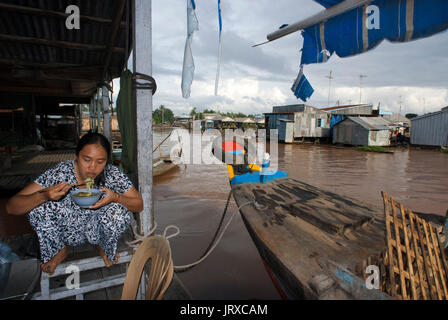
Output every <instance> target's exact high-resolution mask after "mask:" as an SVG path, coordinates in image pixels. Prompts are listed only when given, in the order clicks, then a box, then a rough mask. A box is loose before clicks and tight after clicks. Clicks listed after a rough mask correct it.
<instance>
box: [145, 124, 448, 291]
mask: <svg viewBox="0 0 448 320" xmlns="http://www.w3.org/2000/svg"><path fill="white" fill-rule="evenodd" d="M170 130H171V129H168V128H167V129H158V128H157V129H155V131H154V145H158V143H160V141H162V140H163V139H164V138H165V137H166V136H167V135H168V134H169V133H170ZM170 148H171V145H170V143H169V142H168V141H167V142H165V143H164V144H163V145H162V147H161V152H162V154H163V155H169V153H170ZM392 150H393V151H394V153H393V154H387V153H374V152H365V151H358V150H356V149H354V148H350V147H337V146H333V145H298V144H287V145H286V144H279V145H278V159H279V161H278V168H279V169H280V170H284V171H286V172H288V173H289V176H290V177H292V178H296V179H299V180H301V181H303V182H305V183H308V184H311V185H314V186H316V187H318V188H321V189H324V190H327V191H331V192H334V193H338V194H341V195H345V196H349V197H351V198H355V199H358V200H360V201H362V202H364V203H366V204H368V205H369V206H371V207H376V208H377V209H378V210H380V211H382V210H383V207H382V197H381V191H385V192H387V193H388V194H389V195H391V196H392V197H394V198H395V199H396V200H397V201H399V202H401V203H403V204H404V205H405V206H406V207H408V208H410V209H411V210H413V211H416V212H424V213H432V214H438V215H445V212H446V211H447V209H448V154H444V153H441V152H440V151H439V150H430V149H418V148H410V149H407V148H406V149H405V148H394V149H392ZM158 154H159V151H156V153H155V156H157V155H158ZM229 192H230V186H229V182H228V174H227V169H226V167H225V166H224V165H187V166H185V165H182V166H180V167H179V168H177V169H174V170H173V171H171V172H169V173H167V174H166V175H164V176H163V177H160V178H155V179H154V188H153V199H154V216H155V220H156V223H157V225H158V228H157V230H156V233H157V234H162V233H163V231H164V229H165V228H166V227H167V226H169V225H176V226H177V227H179V228H180V234H179V235H177V236H175V237H173V238H171V239H170V244H171V247H172V255H173V260H174V264H175V265H176V266H179V265H187V264H190V263H193V262H195V261H196V260H198V259H199V258H200V257H201V256H202V254H203V253H204V251H205V250H206V249H207V247H208V246H209V244H210V241H211V240H212V239H213V236H214V234H215V231H216V229H217V227H218V225H219V222H220V220H221V217H222V213H223V211H224V208H225V205H226V200H227V197H228V194H229ZM233 213H235V214H234V215H233V219H232V221H231V223H230V225H229V227H228V229H227V230H226V232H225V234H224V236H223V237H222V239H221V241H220V242H219V244H218V245H217V246H216V248H215V249H214V251H213V252H212V253H211V254H210V255H209V256H208V257H207V258H206V259H205V260H204V261H203V262H201V263H200V264H198V265H197V266H195V267H193V268H192V269H190V270H188V271H185V272H181V273H178V276H179V278H180V279H181V280H182V281H183V283H184V285H185V287H186V288H187V289H188V290H189V291H190V293H191V295H192V296H193V298H194V299H280V296H279V294H278V293H277V291H276V289H275V287H274V285H273V284H272V282H271V280H270V278H269V275H268V273H267V271H266V269H265V268H264V266H263V262H262V260H261V258H260V256H259V254H258V252H257V250H256V248H255V246H254V244H253V242H252V240H251V238H250V236H249V234H248V232H247V230H246V228H245V226H244V223H243V221H242V219H241V217H240V215H239V212H238V209H237V206H236V204H235V201H234V200H233V198H232V199H231V201H230V204H229V208H228V211H227V215H226V219H225V221H224V224H226V223H227V221H228V219H229V218H230V216H232V214H233ZM173 232H174V231H173V230H170V231H169V232H168V234H171V233H173Z"/></svg>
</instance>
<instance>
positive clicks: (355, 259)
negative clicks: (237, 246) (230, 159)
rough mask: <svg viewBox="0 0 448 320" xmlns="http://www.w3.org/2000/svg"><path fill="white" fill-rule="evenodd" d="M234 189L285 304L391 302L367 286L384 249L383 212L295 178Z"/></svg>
mask: <svg viewBox="0 0 448 320" xmlns="http://www.w3.org/2000/svg"><path fill="white" fill-rule="evenodd" d="M231 187H232V191H233V195H234V198H235V200H236V203H237V204H238V207H239V208H240V213H241V216H242V218H243V221H244V223H245V225H246V227H247V229H248V231H249V233H250V236H251V237H252V239H253V241H254V243H255V245H256V247H257V249H258V251H259V253H260V255H261V257H262V259H263V261H264V263H265V266H266V268H267V270H268V273H269V275H270V276H271V278H272V280H273V282H274V284H275V285H276V287H277V289H278V290H279V292H280V294H281V295H282V297H283V298H288V299H390V298H391V297H390V296H388V295H386V294H385V293H383V292H381V291H380V290H369V289H367V288H366V282H365V280H363V278H365V277H363V273H364V275H365V270H366V267H365V266H366V264H367V261H371V260H370V258H371V257H375V256H378V254H380V253H381V252H384V250H385V247H386V243H385V223H384V216H383V213H382V212H376V211H374V210H372V209H370V208H369V207H368V206H367V205H365V204H362V203H360V202H358V201H356V200H354V199H349V198H346V197H341V196H339V195H337V194H334V193H331V192H328V191H324V190H320V189H318V188H316V187H313V186H311V185H308V184H305V183H303V182H300V181H298V180H295V179H291V178H283V179H278V180H274V181H271V182H268V183H265V184H261V183H243V184H232V185H231ZM367 265H368V264H367Z"/></svg>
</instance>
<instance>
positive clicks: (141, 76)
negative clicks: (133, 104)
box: [132, 72, 157, 95]
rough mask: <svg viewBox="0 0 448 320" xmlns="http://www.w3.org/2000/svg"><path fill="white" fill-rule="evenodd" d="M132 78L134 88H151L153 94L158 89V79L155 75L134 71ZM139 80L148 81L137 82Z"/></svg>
mask: <svg viewBox="0 0 448 320" xmlns="http://www.w3.org/2000/svg"><path fill="white" fill-rule="evenodd" d="M132 80H133V81H134V88H135V89H141V90H151V91H152V95H154V94H155V93H156V90H157V84H156V80H154V78H153V77H151V76H148V75H146V74H143V73H138V72H136V73H134V75H133V76H132ZM137 80H145V81H147V82H144V83H142V82H137Z"/></svg>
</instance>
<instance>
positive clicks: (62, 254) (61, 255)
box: [40, 247, 67, 274]
mask: <svg viewBox="0 0 448 320" xmlns="http://www.w3.org/2000/svg"><path fill="white" fill-rule="evenodd" d="M65 258H67V247H64V248H62V249H61V251H59V252H58V253H56V255H55V256H54V257H53V258H51V260H50V261H48V262H47V263H41V264H40V268H41V269H42V271H43V272H46V273H49V274H53V272H54V270H56V267H57V266H58V265H59V264H60V263H61V262H62V261H64V259H65Z"/></svg>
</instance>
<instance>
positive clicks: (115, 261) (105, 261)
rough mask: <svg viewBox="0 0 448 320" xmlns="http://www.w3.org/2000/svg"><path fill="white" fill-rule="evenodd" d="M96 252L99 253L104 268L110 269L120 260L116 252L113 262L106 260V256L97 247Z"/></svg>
mask: <svg viewBox="0 0 448 320" xmlns="http://www.w3.org/2000/svg"><path fill="white" fill-rule="evenodd" d="M98 251H99V252H100V256H101V258H103V260H104V264H105V265H106V267H110V266H112V265H114V264H116V263H117V262H118V259H119V258H120V255H119V254H118V252H117V254H116V255H115V260H114V261H112V262H111V261H110V260H109V259H108V258H107V256H106V254H105V253H104V251H103V249H102V248H101V247H98Z"/></svg>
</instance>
